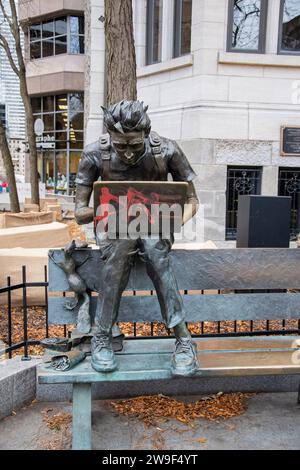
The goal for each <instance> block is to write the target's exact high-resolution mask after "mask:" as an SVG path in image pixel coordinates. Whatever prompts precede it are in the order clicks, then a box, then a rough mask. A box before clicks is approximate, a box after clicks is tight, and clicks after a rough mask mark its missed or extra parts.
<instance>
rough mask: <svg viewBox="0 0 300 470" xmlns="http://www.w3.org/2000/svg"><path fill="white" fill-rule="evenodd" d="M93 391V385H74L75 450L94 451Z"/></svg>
mask: <svg viewBox="0 0 300 470" xmlns="http://www.w3.org/2000/svg"><path fill="white" fill-rule="evenodd" d="M91 390H92V386H91V384H80V383H79V384H73V445H72V448H73V450H91V449H92V394H91Z"/></svg>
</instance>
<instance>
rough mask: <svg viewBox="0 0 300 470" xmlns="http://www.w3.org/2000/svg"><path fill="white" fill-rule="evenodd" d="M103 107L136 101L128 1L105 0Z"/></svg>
mask: <svg viewBox="0 0 300 470" xmlns="http://www.w3.org/2000/svg"><path fill="white" fill-rule="evenodd" d="M105 41H106V76H107V104H108V105H110V104H113V103H117V102H118V101H121V100H136V99H137V88H136V56H135V46H134V36H133V14H132V0H105Z"/></svg>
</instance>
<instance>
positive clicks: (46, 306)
mask: <svg viewBox="0 0 300 470" xmlns="http://www.w3.org/2000/svg"><path fill="white" fill-rule="evenodd" d="M44 272H45V284H46V285H45V312H46V338H49V324H48V285H47V283H48V275H47V266H46V265H45V266H44Z"/></svg>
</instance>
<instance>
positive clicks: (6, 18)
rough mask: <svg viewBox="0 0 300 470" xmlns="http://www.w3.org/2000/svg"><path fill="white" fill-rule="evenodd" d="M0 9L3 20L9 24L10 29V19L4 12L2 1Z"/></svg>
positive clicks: (1, 1) (0, 0)
mask: <svg viewBox="0 0 300 470" xmlns="http://www.w3.org/2000/svg"><path fill="white" fill-rule="evenodd" d="M0 9H1V11H2V14H3V16H4V18H5V21H7V23H8V24H9V27H10V28H11V25H12V22H11V19H10V18H9V16H8V14H7V12H6V10H5V7H4V5H3V0H0Z"/></svg>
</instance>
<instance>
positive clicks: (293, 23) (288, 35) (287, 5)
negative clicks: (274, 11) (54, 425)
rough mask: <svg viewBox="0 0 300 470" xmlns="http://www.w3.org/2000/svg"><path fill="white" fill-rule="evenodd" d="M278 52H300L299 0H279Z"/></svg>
mask: <svg viewBox="0 0 300 470" xmlns="http://www.w3.org/2000/svg"><path fill="white" fill-rule="evenodd" d="M279 53H280V54H300V1H299V0H281V11H280V25H279Z"/></svg>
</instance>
